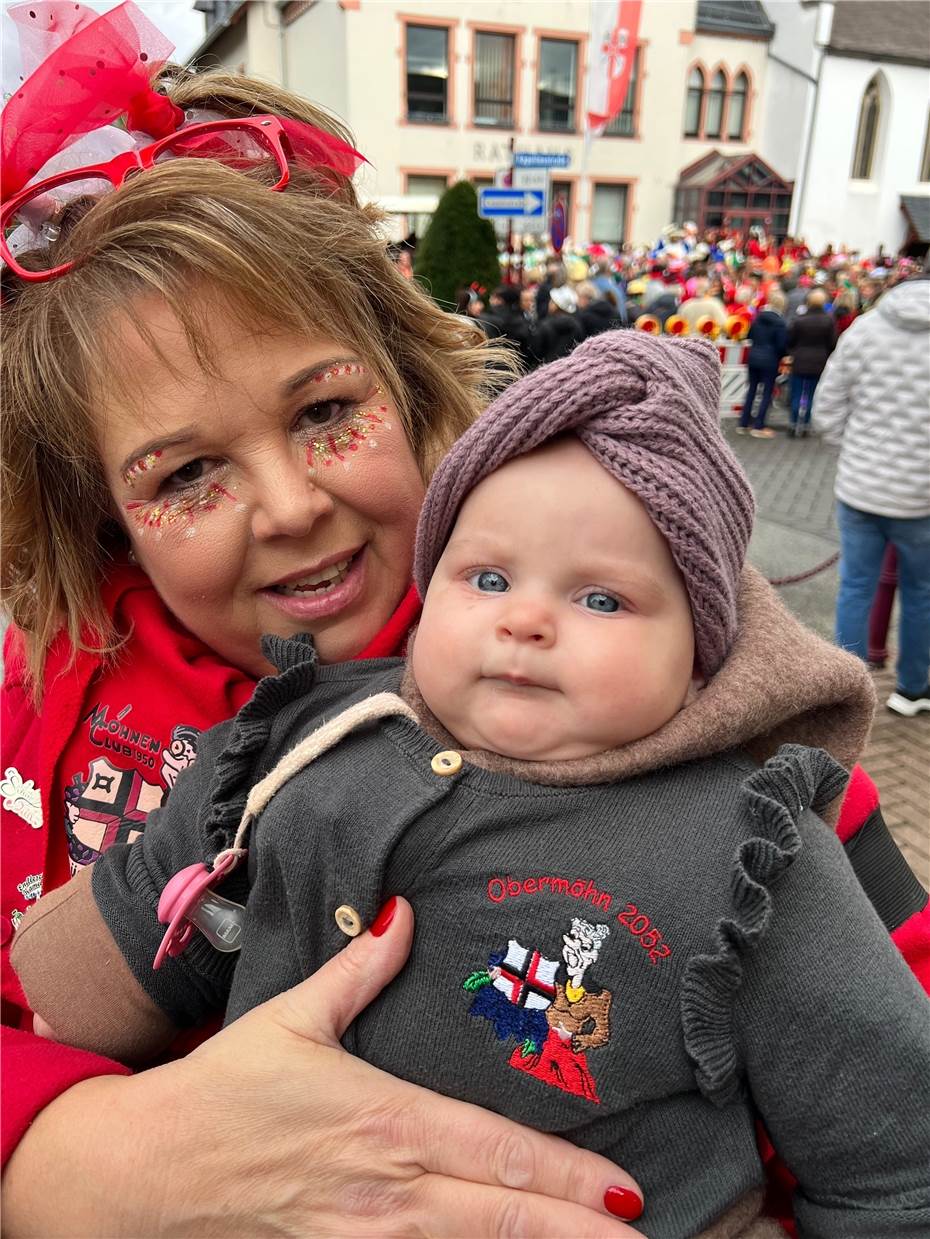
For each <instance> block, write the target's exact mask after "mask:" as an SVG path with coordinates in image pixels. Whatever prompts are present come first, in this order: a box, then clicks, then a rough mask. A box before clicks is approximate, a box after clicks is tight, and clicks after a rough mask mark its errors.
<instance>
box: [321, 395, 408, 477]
mask: <svg viewBox="0 0 930 1239" xmlns="http://www.w3.org/2000/svg"><path fill="white" fill-rule="evenodd" d="M377 394H378V395H379V396H380V397H381V398H382V399H383V397H384V393H383V392H382V391H381V389H380V388H379V389H378V393H377ZM387 411H388V406H387V405H386V404H379V405H369V406H367V407H365V408H360V409H356V410H355V412H354V413H353V414H352V416H351V417H350V418H349V419H348V421H346V422H345V423H344V424H343V425H342V426H340V427H338V428H337V429H335V430H328V431H326V432H325V433H324V434H322V435H319V436H318V437H317V438H315V439H311V441H310V442H309V443H308V444H307V468H308V469H309V471H310V472H311V473H315V472H316V469H317V466H318V465H320V464H322V465H324V466H325V467H326V468H329V467H331V466H332V464H333V463H334V462H336V461H338V462H339V464H341V465H342V467H343V468H344V469H348V467H349V463H350V459H351V453H352V452H357V451H358V450H359V448H360V447H361V445H362V444H363V443H364V444H366V445H367V446H368V447H371V448H374V447H377V446H378V440H377V439H375V438H374V437H373V433H374V431H375V430H376V429H377V428H378V427H379V426H380V427H383V428H384V429H385V430H390V429H391V423H390V422H388V421H385V414H386V413H387Z"/></svg>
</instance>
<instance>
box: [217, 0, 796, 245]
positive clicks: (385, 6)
mask: <svg viewBox="0 0 930 1239" xmlns="http://www.w3.org/2000/svg"><path fill="white" fill-rule="evenodd" d="M598 2H599V3H600V2H605V3H606V0H598ZM613 3H614V4H615V3H616V0H613ZM197 7H198V8H200V9H201V10H203V11H204V12H205V13H206V16H207V34H206V37H205V39H204V41H203V43H202V45H201V47H200V48H199V49H198V51H197V53H195V57H194V59H195V62H196V63H197V64H199V65H201V66H208V65H210V64H215V63H220V64H223V65H225V66H227V67H229V68H232V69H238V70H239V71H241V72H248V73H254V74H258V75H261V76H264V77H267V78H270V79H272V80H274V81H277V82H279V83H284V84H285V85H286V86H287V87H288V88H289V89H291V90H294V91H297V92H298V93H300V94H304V95H306V96H307V97H309V98H311V99H313V100H314V101H315V102H317V103H319V104H322V105H323V106H324V107H327V108H329V109H330V110H332V111H333V112H335V113H337V114H338V115H339V116H340V117H342V118H343V119H344V120H345V121H346V122H347V123H348V125H349V126H350V128H351V129H352V131H353V132H354V133H355V135H356V138H357V141H358V146H359V149H360V150H361V151H362V152H363V153H364V154H365V155H366V156H367V158H368V159H369V160H370V161H371V163H372V165H373V171H372V170H366V172H365V173H363V181H362V185H361V189H362V192H363V193H369V194H370V196H371V197H375V198H378V199H380V200H381V201H383V202H387V203H388V205H392V204H393V205H395V206H398V205H402V204H403V201H404V197H403V196H404V195H417V196H418V197H419V199H420V202H421V203H422V201H423V198H424V196H425V198H426V199H427V201H428V200H429V199H430V198H431V197H435V196H436V195H437V194H438V193H439V192H441V190H442V189H444V188H445V187H446V186H447V185H449V184H451V183H453V182H454V181H456V180H459V179H462V178H465V179H469V180H471V181H473V182H474V183H475V184H476V185H477V186H479V187H480V186H483V185H490V184H491V183H492V181H493V178H494V175H495V173H496V172H497V171H498V170H500V169H502V168H504V167H505V166H508V165H509V163H510V149H511V142H512V143H513V146H515V148H516V149H517V150H525V151H534V152H556V153H564V154H567V155H568V157H569V161H570V162H569V166H568V169H567V170H566V171H565V172H561V171H559V172H556V173H554V174H553V183H552V189H553V191H554V192H555V193H556V194H558V195H559V196H561V197H562V199H563V200H564V202H565V204H566V207H567V218H568V230H569V233H570V234H571V235H572V236H573V237H574V238H575V239H576V240H579V241H588V240H596V241H606V242H611V243H616V242H618V241H620V240H630V241H634V242H641V241H652V240H654V239H655V237H656V236H657V235H658V233H659V231H660V229H661V228H662V226H663V225H665V224H667V223H668V222H669V221H670V220H671V219H672V211H673V204H674V201H675V193H676V188H677V187H678V184H679V179H680V173H681V172H682V170H683V169H686V168H691V167H693V165H694V164H695V163H696V162H697V161H700V160H702V159H703V158H704V157H705V156H707V155H711V154H713V153H714V152H719V153H720V155H721V156H723V157H738V158H736V159H731V160H730V164H728V165H727V166H730V165H732V166H734V167H736V168H737V171H739V169H740V168H750V170H752V169H754V168H755V167H756V165H755V162H754V160H753V159H752V158H750V157H754V156H756V155H758V154H761V155H762V157H763V159H766V161H767V163H768V164H769V171H773V172H774V174H775V180H776V181H778V182H779V185H780V191H779V192H780V193H781V197H782V199H784V196H785V194H786V193H787V194H788V195H790V188H791V187H790V185H785V184H784V182H782V181H781V180H780V177H783V176H784V175H785V173H784V171H783V170H782V169H781V168H779V167H777V166H774V165H773V164H772V161H771V159H767V157H766V154H765V150H764V148H763V147H762V145H761V137H762V116H763V115H764V107H763V99H764V96H765V91H766V81H767V73H768V71H769V65H768V55H767V53H768V46H769V41H770V40H771V38H772V35H773V33H774V31H773V27H772V23H771V22H770V21H769V19H768V18H767V16H766V13H765V10H764V8H763V6H762V5H761V4H760V3H758V2H757V0H662V2H661V3H659V2H657V0H646V2H645V3H644V5H643V10H642V20H641V25H640V31H639V40H638V47H637V51H636V60H635V64H634V70H633V76H632V80H631V82H630V88H629V91H628V94H627V99H626V106H625V108H624V110H623V112H622V113H621V114H620V116H618V117H617V118H616V119H615V120H614V121H613V122H612V123H611V125H610V126H609V127H608V130H607V132H606V134H605V135H604V136H603V137H601V138H599V139H597V140H595V141H594V142H593V144H592V145H591V148H590V151H589V153H588V155H587V158H586V157H585V153H584V139H583V120H584V104H585V84H586V72H587V59H588V34H589V22H590V19H591V6H590V3H589V0H538V2H537V0H482V2H481V3H480V4H476V5H467V4H463V3H462V2H461V0H401V2H400V3H394V2H392V0H315V2H313V0H289V2H288V0H285V2H283V3H278V2H277V0H198V3H197ZM365 177H367V180H366V179H364V178H365ZM716 192H717V191H712V192H711V193H710V194H709V195H705V196H704V198H701V199H700V202H701V205H702V209H703V207H704V206H708V203H707V202H705V198H706V197H708V196H713V195H714V193H716ZM733 192H734V193H735V195H736V198H735V205H734V202H733V201H731V199H730V198H727V204H728V208H730V207H732V208H733V210H732V211H731V212H730V214H735V213H736V211H740V212H743V207H742V206H741V205H740V201H739V200H740V195H741V193H742V190H741V187H740V185H738V184H737V186H736V189H735V190H734V191H733ZM696 200H697V199H696ZM774 203H775V198H774V197H773V196H770V195H769V194H768V193H763V192H762V191H761V190H759V192H758V193H755V194H754V195H753V197H752V201H751V202H750V201H748V200H747V202H746V204H745V208H746V209H745V213H744V214H745V219H744V222H745V223H746V224H747V225H748V224H749V223H752V222H764V221H765V220H766V219H769V220H770V221H772V222H774V221H773V220H772V213H773V210H774V207H773V204H774ZM689 213H690V212H689ZM718 214H720V216H721V219H720V222H723V215H724V212H722V211H718ZM740 219H743V214H740ZM699 222H701V221H700V220H699ZM407 223H408V221H400V226H401V227H406V226H407ZM409 223H410V224H411V226H415V225H416V224H417V223H422V221H420V220H417V219H416V218H415V217H411V219H410V221H409ZM786 225H787V205H785V206H784V221H783V223H782V229H781V230H782V231H784V230H785V228H786Z"/></svg>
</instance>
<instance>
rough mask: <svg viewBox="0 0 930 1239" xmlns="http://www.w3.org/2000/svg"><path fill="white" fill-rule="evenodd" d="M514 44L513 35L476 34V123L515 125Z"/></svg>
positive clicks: (485, 32)
mask: <svg viewBox="0 0 930 1239" xmlns="http://www.w3.org/2000/svg"><path fill="white" fill-rule="evenodd" d="M514 45H515V39H514V37H513V35H512V34H491V33H490V32H488V31H483V30H479V31H477V32H476V34H475V113H474V121H475V124H476V125H503V126H504V127H506V128H510V127H511V126H512V125H513V66H514Z"/></svg>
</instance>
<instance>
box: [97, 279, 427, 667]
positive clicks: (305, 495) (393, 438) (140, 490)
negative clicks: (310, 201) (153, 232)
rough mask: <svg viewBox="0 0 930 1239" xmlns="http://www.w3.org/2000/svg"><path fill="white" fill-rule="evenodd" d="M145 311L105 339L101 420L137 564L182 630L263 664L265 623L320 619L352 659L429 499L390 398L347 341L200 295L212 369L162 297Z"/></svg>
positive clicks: (239, 662) (375, 622)
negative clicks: (249, 324) (256, 317)
mask: <svg viewBox="0 0 930 1239" xmlns="http://www.w3.org/2000/svg"><path fill="white" fill-rule="evenodd" d="M136 309H137V313H136V314H135V315H134V316H133V320H132V321H130V320H129V319H128V318H127V319H126V320H124V321H123V323H122V324H121V326H120V328H119V330H118V331H117V333H116V338H115V340H114V341H113V347H112V349H111V351H110V352H109V353H108V357H107V360H108V363H109V374H110V376H111V377H112V378H113V379H115V380H116V381H115V382H112V383H110V384H108V387H107V390H102V391H101V392H100V393H99V395H98V408H99V417H98V427H99V448H100V453H101V458H102V462H103V466H104V469H105V472H106V478H107V482H108V485H109V488H110V492H111V494H112V496H113V501H114V504H115V506H116V509H117V512H118V513H119V516H120V519H121V521H122V523H123V525H124V526H125V528H126V531H127V533H128V535H129V539H130V542H131V544H132V548H133V550H134V552H135V556H136V559H137V560H138V562H139V564H140V565H141V566H142V567H143V568H144V569H145V571H146V572H147V573H148V575H149V577H150V578H151V580H152V583H153V585H154V586H155V588H156V589H157V590H158V593H159V594H160V595H161V597H162V599H163V600H164V602H165V603H166V604H167V606H168V607H169V609H170V610H171V611H172V612H173V613H174V615H175V616H176V617H177V618H178V619H179V620H180V621H181V623H182V624H183V625H184V626H185V627H186V628H187V629H189V630H190V631H191V632H192V633H194V634H195V635H196V636H198V637H199V638H200V639H201V640H202V641H204V642H205V643H206V644H207V645H208V646H210V647H211V648H212V649H214V650H215V651H216V652H217V653H219V654H220V655H221V656H222V657H223V658H225V659H227V660H228V661H229V662H231V663H233V664H234V665H235V666H237V667H240V668H242V669H243V670H245V671H247V672H250V673H251V674H253V675H259V674H264V673H265V672H267V671H268V670H269V667H268V663H267V662H266V661H265V659H264V658H263V657H262V654H261V651H260V648H259V638H260V637H261V635H262V634H263V633H276V634H278V635H280V636H292V635H293V634H295V633H299V632H310V633H312V634H313V636H314V638H315V640H316V644H317V649H318V651H319V654H320V657H321V659H322V660H323V661H324V662H338V661H341V660H343V659H346V658H351V657H352V656H353V655H354V654H357V653H358V652H359V651H360V650H361V649H363V648H364V646H365V645H366V644H367V643H368V642H369V641H370V640H371V639H372V637H373V636H374V635H375V634H376V633H377V632H378V630H379V629H380V628H381V627H382V626H383V625H384V623H385V621H386V620H387V619H388V618H389V616H390V615H391V613H392V611H393V610H394V608H395V607H396V606H397V604H398V602H399V601H400V599H401V598H402V597H403V595H404V593H405V591H406V589H407V587H408V585H409V582H410V571H411V562H412V556H413V541H414V534H415V530H416V522H417V516H418V514H419V510H420V505H421V502H422V499H423V490H424V487H423V480H422V478H421V476H420V472H419V469H418V467H417V464H416V461H415V459H414V456H413V452H412V451H411V449H410V445H409V443H408V442H407V437H406V434H405V432H404V428H403V426H402V424H401V421H400V418H399V416H398V414H397V411H396V409H395V407H394V404H393V402H392V400H391V397H390V396H389V395H388V394H387V393H386V392H385V391H384V390H383V388H382V387H381V386H380V385H379V382H378V376H377V375H375V374H374V373H373V372H372V371H371V370H370V369H369V367H368V365H367V363H366V361H365V359H364V358H363V357H361V356H359V355H358V354H357V353H356V352H355V351H354V350H353V349H352V348H351V347H350V346H346V345H343V344H340V343H339V342H338V341H337V340H332V339H328V338H326V337H324V336H312V337H304V336H296V335H292V334H289V333H272V332H271V331H269V330H268V329H267V328H260V327H255V328H252V329H249V328H245V327H242V326H240V325H239V324H237V323H236V322H235V321H234V320H233V319H232V318H231V317H230V316H229V314H228V313H227V312H224V310H223V308H222V307H221V305H220V304H218V303H215V304H207V303H206V302H205V304H204V307H203V309H204V313H205V314H209V316H210V317H209V318H208V319H207V320H206V321H209V322H211V323H212V324H213V337H214V341H215V361H216V367H215V369H216V372H215V374H207V373H205V372H204V369H203V367H202V366H201V365H200V364H198V362H197V360H196V358H195V357H193V356H192V354H191V351H190V349H189V347H188V345H187V343H186V341H185V339H184V335H183V332H182V330H181V328H180V325H179V324H178V322H177V320H176V319H175V317H174V316H173V315H172V313H171V312H170V310H169V309H168V308H167V307H166V306H165V305H164V303H162V302H154V301H146V302H144V303H141V304H140V305H138V306H137V307H136ZM140 314H144V318H145V326H146V330H147V331H148V332H149V333H150V335H151V336H152V337H153V338H154V341H155V343H156V344H157V346H158V349H160V350H161V351H162V352H163V354H164V356H165V357H167V358H170V359H171V364H170V365H169V364H167V363H166V362H165V361H163V360H162V359H161V358H159V357H158V356H157V354H156V352H155V351H153V349H152V348H151V347H150V346H149V345H148V344H147V343H146V342H145V341H143V339H142V338H141V336H140V334H139V332H138V331H137V330H136V328H135V327H134V325H133V323H134V322H138V321H139V315H140ZM117 393H118V394H117Z"/></svg>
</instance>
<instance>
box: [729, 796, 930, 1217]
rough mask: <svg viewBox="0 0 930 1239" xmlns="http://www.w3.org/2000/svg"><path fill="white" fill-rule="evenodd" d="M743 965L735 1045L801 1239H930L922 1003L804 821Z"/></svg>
mask: <svg viewBox="0 0 930 1239" xmlns="http://www.w3.org/2000/svg"><path fill="white" fill-rule="evenodd" d="M799 825H800V828H801V831H800V833H801V838H802V841H803V842H802V847H801V850H800V854H799V856H798V857H797V859H796V861H795V863H794V865H793V866H792V867H791V869H790V870H789V871H788V872H787V873H786V874H785V875H784V877H783V880H782V881H781V882H780V883H779V884H778V886H777V887H776V888H775V889H774V890H773V891H772V899H773V905H774V907H773V913H772V921H771V926H770V931H769V932H768V933H767V934H766V936H765V938H764V939H763V941H762V942H761V943H760V944H759V946H758V948H757V950H756V951H755V952H753V953H752V954H751V956H750V958H749V959H747V960H746V961H745V967H746V971H745V976H744V982H743V985H742V988H741V991H740V994H739V997H738V999H737V1002H736V1008H735V1026H736V1029H735V1030H736V1033H737V1044H738V1045H739V1050H740V1055H741V1058H742V1062H743V1065H744V1069H745V1072H746V1077H747V1080H748V1083H749V1087H750V1090H751V1092H752V1096H753V1099H754V1101H755V1103H756V1105H757V1106H758V1108H759V1111H760V1113H761V1116H762V1119H763V1121H764V1123H765V1126H766V1129H767V1130H768V1132H769V1134H770V1135H771V1137H772V1141H773V1143H774V1144H775V1147H776V1148H777V1149H778V1151H779V1153H780V1154H781V1156H782V1157H783V1158H784V1160H785V1161H786V1162H787V1164H788V1166H789V1167H790V1168H791V1170H792V1172H793V1173H794V1174H795V1176H796V1177H797V1179H798V1180H799V1187H798V1191H797V1195H796V1197H795V1215H796V1218H797V1221H798V1232H799V1234H800V1235H802V1236H803V1235H818V1236H842V1239H852V1237H853V1236H862V1239H885V1237H886V1236H887V1237H888V1239H891V1237H892V1236H894V1239H903V1237H904V1236H906V1235H914V1236H915V1239H916V1236H918V1235H922V1236H923V1235H927V1234H930V1175H928V1160H927V1156H928V1149H930V1005H928V1004H927V1000H926V996H925V995H924V994H923V993H922V992H921V990H920V988H919V986H918V985H917V983H916V981H915V980H914V977H913V976H912V975H911V974H910V972H909V971H908V968H907V966H906V965H905V963H904V961H903V960H902V959H901V958H900V956H899V954H898V952H897V951H896V950H895V947H894V945H893V943H892V942H891V940H890V939H889V937H888V934H887V931H886V930H885V928H884V926H883V925H882V924H881V923H880V921H879V919H878V917H877V916H876V914H875V912H874V910H873V909H872V907H871V905H870V904H869V903H868V900H867V899H866V897H865V896H864V894H863V893H862V891H861V889H860V887H859V884H858V882H857V881H856V878H855V875H854V874H853V872H852V870H851V868H850V866H849V864H848V862H847V860H846V857H845V855H844V854H843V851H842V848H841V846H840V844H839V841H838V840H837V839H836V838H835V837H834V835H833V832H832V831H830V830H829V829H828V828H827V827H825V826H823V825H822V823H820V822H819V821H818V820H817V819H816V818H815V817H814V816H813V815H812V814H808V815H805V817H804V818H802V820H801V822H800V823H799Z"/></svg>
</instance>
